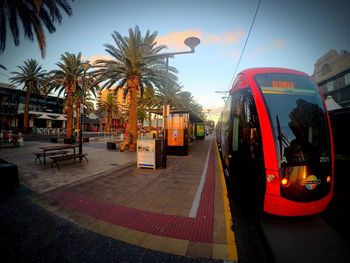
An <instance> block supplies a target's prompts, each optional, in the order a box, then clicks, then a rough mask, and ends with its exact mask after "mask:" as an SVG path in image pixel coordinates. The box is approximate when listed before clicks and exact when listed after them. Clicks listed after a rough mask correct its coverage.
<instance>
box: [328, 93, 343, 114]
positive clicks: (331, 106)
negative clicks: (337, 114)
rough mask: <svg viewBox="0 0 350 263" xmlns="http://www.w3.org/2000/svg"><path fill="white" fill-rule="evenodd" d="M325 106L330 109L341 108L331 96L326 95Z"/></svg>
mask: <svg viewBox="0 0 350 263" xmlns="http://www.w3.org/2000/svg"><path fill="white" fill-rule="evenodd" d="M326 106H327V110H328V111H331V110H337V109H341V108H342V106H340V105H339V104H338V103H337V102H336V101H335V100H334V99H333V97H332V96H327V98H326Z"/></svg>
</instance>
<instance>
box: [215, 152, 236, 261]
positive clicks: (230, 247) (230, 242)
mask: <svg viewBox="0 0 350 263" xmlns="http://www.w3.org/2000/svg"><path fill="white" fill-rule="evenodd" d="M216 152H217V156H218V158H217V161H218V162H217V163H218V167H219V171H220V177H221V184H222V195H223V201H224V212H225V219H226V238H227V239H226V240H227V257H228V259H229V260H233V261H237V260H238V254H237V247H236V243H235V237H234V233H233V231H232V229H231V224H232V218H231V211H230V205H229V202H228V199H227V190H226V189H227V188H226V182H225V177H224V172H223V168H222V164H221V162H220V161H219V160H220V156H219V151H218V148H217V145H216Z"/></svg>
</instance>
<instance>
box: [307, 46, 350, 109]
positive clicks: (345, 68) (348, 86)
mask: <svg viewBox="0 0 350 263" xmlns="http://www.w3.org/2000/svg"><path fill="white" fill-rule="evenodd" d="M312 78H313V79H314V80H315V82H316V83H317V84H318V85H319V86H320V88H321V93H322V94H323V96H324V98H325V99H327V97H329V96H331V97H332V98H333V100H334V101H335V102H336V103H338V104H339V105H340V106H342V107H348V106H350V53H349V52H348V51H346V50H341V51H336V50H334V49H332V50H330V51H328V52H327V53H326V54H325V55H323V56H322V57H320V58H319V59H318V60H317V61H316V63H315V65H314V73H313V75H312Z"/></svg>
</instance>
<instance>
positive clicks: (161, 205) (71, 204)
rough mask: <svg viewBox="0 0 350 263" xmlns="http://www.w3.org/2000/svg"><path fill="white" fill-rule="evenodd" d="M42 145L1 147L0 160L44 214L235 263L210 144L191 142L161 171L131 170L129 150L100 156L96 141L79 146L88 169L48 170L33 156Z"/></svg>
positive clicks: (157, 247)
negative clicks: (11, 165)
mask: <svg viewBox="0 0 350 263" xmlns="http://www.w3.org/2000/svg"><path fill="white" fill-rule="evenodd" d="M47 144H49V143H47V142H34V141H32V142H27V143H25V146H24V147H21V148H13V149H2V150H1V151H0V157H1V158H5V159H6V160H7V161H11V162H14V163H16V164H17V165H18V169H19V178H20V183H21V184H22V186H24V187H26V188H29V189H30V190H32V191H33V194H32V195H31V199H32V201H33V202H34V203H35V204H38V205H40V206H41V207H43V208H45V209H46V211H47V212H48V213H53V214H55V215H58V216H59V217H61V218H64V219H66V220H69V221H71V222H73V223H74V224H77V225H79V226H82V227H84V228H86V229H88V230H91V231H93V232H95V233H99V234H102V235H104V236H107V237H110V238H113V239H116V240H120V241H123V242H126V243H128V244H132V245H135V246H138V247H142V248H145V249H149V250H154V251H160V252H164V253H169V254H174V255H178V256H183V257H186V258H192V259H196V258H200V259H214V260H215V259H218V260H225V261H237V260H238V258H237V249H236V244H235V238H234V233H233V231H232V229H231V214H230V211H229V204H228V200H227V195H226V187H225V180H224V177H223V174H222V169H221V166H220V165H221V164H220V163H219V162H218V153H217V149H216V144H215V141H214V140H213V139H206V140H200V141H194V142H191V143H190V147H189V155H188V156H168V159H167V169H157V170H151V169H137V167H136V153H135V152H129V151H127V152H119V151H110V150H109V151H107V149H106V148H105V143H101V142H96V141H90V142H87V143H84V146H83V147H84V148H83V151H84V153H87V154H89V163H88V164H87V163H84V162H82V163H76V164H64V165H62V167H61V169H60V170H57V169H51V168H50V165H47V166H46V167H44V166H43V165H40V164H35V163H34V159H33V158H32V152H35V149H37V148H39V147H40V146H43V145H47ZM9 220H11V219H9ZM33 234H35V233H33Z"/></svg>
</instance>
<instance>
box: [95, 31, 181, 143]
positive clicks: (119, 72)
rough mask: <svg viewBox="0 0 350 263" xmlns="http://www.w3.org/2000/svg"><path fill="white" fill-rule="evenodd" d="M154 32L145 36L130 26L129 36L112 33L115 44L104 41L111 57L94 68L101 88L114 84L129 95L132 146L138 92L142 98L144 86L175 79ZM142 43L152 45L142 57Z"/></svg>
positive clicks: (156, 85)
mask: <svg viewBox="0 0 350 263" xmlns="http://www.w3.org/2000/svg"><path fill="white" fill-rule="evenodd" d="M156 36H157V32H153V33H152V34H151V33H150V31H149V30H148V31H147V33H146V35H145V36H144V37H142V36H141V32H140V30H139V28H138V26H136V27H135V29H134V30H133V29H132V28H130V29H129V36H127V37H122V36H121V35H120V34H119V33H118V32H116V31H114V33H113V34H112V37H113V40H114V44H115V45H110V44H105V47H106V49H105V50H106V52H107V53H108V54H109V55H111V56H112V59H110V60H106V59H104V60H98V61H96V65H95V68H96V69H97V70H96V71H95V74H96V76H97V77H98V79H99V80H98V81H99V82H103V83H104V84H103V86H102V88H110V87H112V86H113V85H115V86H117V87H118V88H119V87H123V88H125V90H126V93H129V94H130V108H129V129H130V132H129V141H130V144H132V145H135V144H136V139H137V104H138V93H139V92H140V94H141V97H142V94H143V88H144V87H151V86H152V87H156V88H158V87H163V86H164V83H165V82H166V80H167V79H169V80H173V81H175V80H176V76H175V75H174V73H176V72H177V70H176V69H175V68H173V67H168V71H167V70H166V64H165V61H164V59H163V58H162V57H161V56H159V52H160V51H162V50H163V49H165V48H166V46H164V45H160V46H156V42H155V39H156ZM141 44H148V45H150V46H151V47H152V49H151V51H150V54H148V56H147V57H144V56H143V54H142V50H141Z"/></svg>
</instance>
